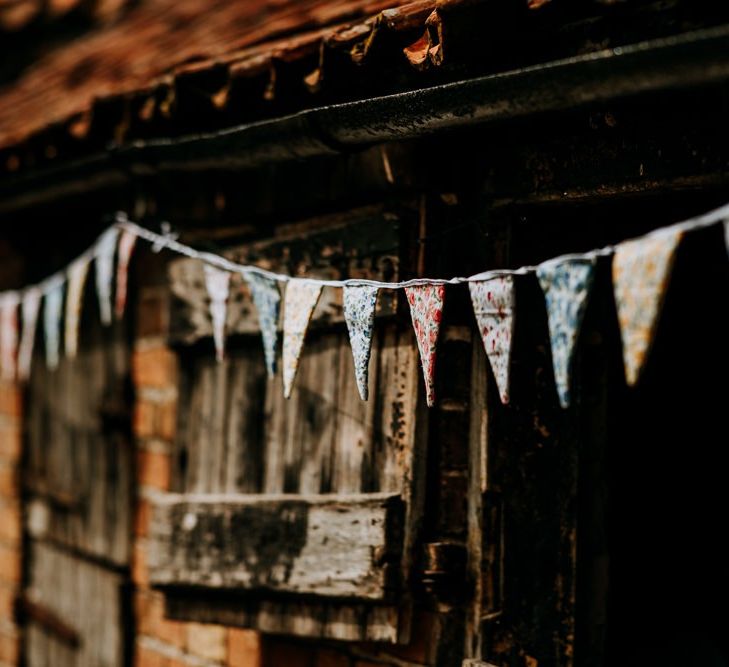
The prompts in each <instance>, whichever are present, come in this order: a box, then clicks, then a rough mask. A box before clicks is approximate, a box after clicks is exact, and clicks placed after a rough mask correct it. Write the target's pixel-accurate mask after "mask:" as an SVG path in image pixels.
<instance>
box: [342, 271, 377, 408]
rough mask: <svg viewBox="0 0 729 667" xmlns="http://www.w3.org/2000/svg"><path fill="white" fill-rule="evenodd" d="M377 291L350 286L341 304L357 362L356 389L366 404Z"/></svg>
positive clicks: (355, 362) (372, 288)
mask: <svg viewBox="0 0 729 667" xmlns="http://www.w3.org/2000/svg"><path fill="white" fill-rule="evenodd" d="M378 291H379V290H378V288H377V287H371V286H369V285H350V286H346V287H344V290H343V294H342V301H343V304H344V320H345V322H346V323H347V331H348V332H349V342H350V345H351V347H352V358H353V359H354V375H355V378H356V380H357V389H358V390H359V395H360V397H361V398H362V400H363V401H366V400H367V398H368V395H369V388H368V379H369V364H370V354H371V352H372V329H373V327H374V323H375V306H376V305H377V293H378Z"/></svg>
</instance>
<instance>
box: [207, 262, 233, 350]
mask: <svg viewBox="0 0 729 667" xmlns="http://www.w3.org/2000/svg"><path fill="white" fill-rule="evenodd" d="M204 269H205V286H206V287H207V290H208V296H209V297H210V317H211V319H212V321H213V340H214V341H215V358H216V359H217V360H218V361H223V357H224V356H225V317H226V315H227V312H228V307H227V305H228V293H229V291H230V272H228V271H223V270H221V269H218V268H216V267H214V266H210V265H209V264H205V266H204Z"/></svg>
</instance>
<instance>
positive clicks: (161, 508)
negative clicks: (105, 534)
mask: <svg viewBox="0 0 729 667" xmlns="http://www.w3.org/2000/svg"><path fill="white" fill-rule="evenodd" d="M402 512H403V506H402V502H401V501H400V498H399V496H398V495H394V494H363V495H360V496H334V497H332V496H308V497H303V496H299V495H281V496H275V497H267V496H257V495H253V496H248V495H227V494H203V495H184V496H183V495H177V494H170V495H168V496H165V497H162V498H159V499H158V500H156V501H155V507H154V513H153V520H152V527H151V531H150V579H151V581H152V582H153V583H154V584H156V585H160V586H175V585H178V586H180V585H181V586H203V587H207V588H213V589H226V588H233V589H248V590H257V589H265V590H275V591H285V592H295V593H309V594H315V595H331V596H337V597H351V598H365V599H376V600H377V599H383V598H385V596H386V594H387V593H388V589H389V588H390V586H391V583H392V582H390V581H389V580H388V576H389V575H388V572H389V571H390V570H389V568H387V562H388V561H392V560H398V559H399V558H400V555H401V550H402V534H401V525H402Z"/></svg>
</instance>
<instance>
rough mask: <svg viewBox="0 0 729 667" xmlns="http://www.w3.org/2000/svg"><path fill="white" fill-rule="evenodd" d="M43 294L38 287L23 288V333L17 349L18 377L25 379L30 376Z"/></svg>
mask: <svg viewBox="0 0 729 667" xmlns="http://www.w3.org/2000/svg"><path fill="white" fill-rule="evenodd" d="M42 296H43V294H42V292H41V291H40V289H39V288H38V287H30V288H28V289H27V290H25V293H24V294H23V300H22V303H21V311H22V314H23V333H22V334H21V336H20V348H19V351H18V377H19V378H20V379H21V380H27V379H28V378H29V377H30V366H31V364H32V362H33V347H34V346H35V331H36V329H37V328H38V312H39V311H40V304H41V298H42Z"/></svg>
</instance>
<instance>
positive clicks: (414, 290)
mask: <svg viewBox="0 0 729 667" xmlns="http://www.w3.org/2000/svg"><path fill="white" fill-rule="evenodd" d="M405 294H406V296H407V299H408V303H409V304H410V317H412V320H413V329H414V330H415V338H416V340H417V341H418V350H419V351H420V363H421V365H422V367H423V379H424V380H425V400H426V402H427V403H428V407H432V406H433V404H434V403H435V356H436V345H437V343H438V334H439V333H440V322H441V319H442V317H443V300H444V298H445V286H444V285H417V286H415V287H406V288H405Z"/></svg>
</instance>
